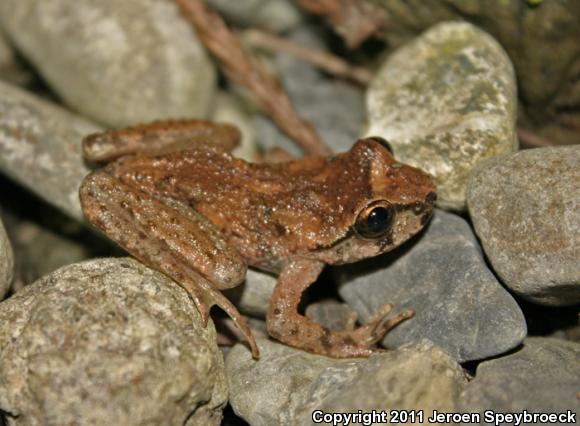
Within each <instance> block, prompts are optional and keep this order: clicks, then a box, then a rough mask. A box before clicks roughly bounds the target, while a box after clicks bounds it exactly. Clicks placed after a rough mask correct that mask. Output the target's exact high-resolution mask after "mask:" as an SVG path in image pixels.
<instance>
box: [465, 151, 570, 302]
mask: <svg viewBox="0 0 580 426" xmlns="http://www.w3.org/2000/svg"><path fill="white" fill-rule="evenodd" d="M579 182H580V146H578V145H575V146H569V147H550V148H540V149H534V150H528V151H521V152H518V153H517V154H513V155H509V156H503V157H498V158H494V159H492V160H490V161H486V162H484V163H482V164H480V165H479V166H478V167H477V168H476V169H475V170H474V171H473V174H472V176H471V180H470V183H469V192H468V204H469V213H470V215H471V218H472V220H473V224H474V226H475V230H476V232H477V235H478V236H479V238H480V239H481V242H482V245H483V248H484V249H485V253H486V254H487V256H488V258H489V260H490V262H491V264H492V266H493V269H494V270H495V271H496V272H497V273H498V275H499V276H500V277H501V279H502V280H503V282H504V283H505V284H506V285H507V286H508V287H509V288H510V289H512V290H513V291H514V292H516V293H518V294H519V295H521V296H522V297H524V298H526V299H528V300H530V301H532V302H536V303H540V304H544V305H571V304H576V303H579V302H580V184H579Z"/></svg>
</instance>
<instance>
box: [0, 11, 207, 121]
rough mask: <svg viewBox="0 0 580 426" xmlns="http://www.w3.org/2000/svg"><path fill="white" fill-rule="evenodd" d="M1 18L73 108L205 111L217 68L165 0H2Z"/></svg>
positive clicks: (124, 112)
mask: <svg viewBox="0 0 580 426" xmlns="http://www.w3.org/2000/svg"><path fill="white" fill-rule="evenodd" d="M0 24H1V25H2V26H3V27H4V29H5V30H6V32H7V33H8V36H9V37H10V38H11V39H12V40H13V41H14V42H15V44H16V45H17V46H18V48H19V49H20V50H21V51H22V53H24V55H25V56H26V57H27V58H28V59H29V60H30V62H32V63H33V64H34V65H35V66H36V68H37V69H38V70H39V72H40V73H41V74H42V76H43V77H44V78H45V79H46V81H47V82H48V83H49V85H50V86H51V87H52V88H53V89H54V90H55V91H56V92H57V93H58V94H59V95H60V96H61V97H62V99H63V100H64V101H65V102H66V103H67V104H68V105H70V106H71V107H72V108H73V109H75V110H77V111H80V112H82V113H83V114H84V115H86V116H88V117H90V118H92V119H94V120H95V121H97V122H101V123H104V124H108V125H111V126H119V127H120V126H124V125H127V124H133V123H136V122H146V121H151V120H154V119H159V118H167V117H204V116H205V115H206V114H207V112H208V108H209V104H210V101H211V98H212V95H213V92H214V89H215V79H216V76H215V70H214V67H213V65H212V63H211V61H210V59H209V57H208V55H207V53H206V52H205V50H204V49H203V47H202V45H201V43H200V42H199V40H198V39H197V37H196V35H195V33H194V30H193V28H192V26H191V24H189V23H188V22H187V21H186V20H185V19H183V18H182V17H181V16H180V14H179V11H178V8H177V5H176V3H175V2H173V1H167V0H125V1H117V0H100V1H97V2H95V1H92V0H46V1H41V2H38V1H36V0H4V1H2V2H0Z"/></svg>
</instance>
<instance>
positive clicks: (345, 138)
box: [256, 27, 365, 155]
mask: <svg viewBox="0 0 580 426" xmlns="http://www.w3.org/2000/svg"><path fill="white" fill-rule="evenodd" d="M289 38H290V39H291V40H293V41H294V42H296V43H298V44H300V45H303V46H307V47H311V48H316V49H321V48H322V49H324V48H325V45H324V43H323V41H322V40H321V39H320V37H319V36H318V35H317V34H316V33H315V31H313V30H312V29H311V28H309V27H305V28H299V29H298V30H296V31H294V32H293V33H292V34H291V35H290V37H289ZM275 64H276V67H277V70H278V71H279V74H280V80H281V82H282V84H283V85H284V88H285V89H286V92H287V93H288V95H289V96H290V99H291V100H292V103H293V104H294V106H295V108H296V110H297V111H298V112H299V113H300V115H301V116H302V117H303V118H304V119H306V120H308V121H310V122H311V123H312V124H313V125H314V127H315V128H316V130H317V131H318V133H319V135H320V137H321V139H322V140H323V141H324V142H325V143H326V144H327V145H328V146H330V147H331V148H332V150H333V151H335V152H342V151H347V150H349V149H350V147H351V146H352V145H353V144H354V143H355V142H356V140H357V139H358V138H359V136H360V134H361V131H362V128H363V123H364V114H365V108H364V95H363V92H362V91H361V89H359V88H358V87H355V86H353V85H351V84H348V83H346V82H344V81H340V80H333V79H329V78H327V77H325V76H323V75H322V73H320V72H319V71H318V70H317V69H316V68H315V67H313V66H312V65H309V64H307V63H305V62H303V61H300V60H298V59H296V58H294V57H292V56H291V55H288V54H287V53H279V54H278V55H276V58H275ZM256 125H257V131H258V137H259V139H258V140H259V142H260V143H261V144H262V145H263V146H265V147H266V148H274V147H282V148H284V149H285V150H287V151H288V152H290V153H292V154H294V155H302V152H301V151H300V149H298V148H297V147H296V145H295V144H294V143H293V142H291V141H290V139H288V137H286V136H285V135H284V134H282V133H281V132H280V130H279V129H278V128H277V127H276V126H275V125H274V124H273V123H272V122H271V121H270V120H269V119H268V118H265V117H263V116H258V117H257V118H256Z"/></svg>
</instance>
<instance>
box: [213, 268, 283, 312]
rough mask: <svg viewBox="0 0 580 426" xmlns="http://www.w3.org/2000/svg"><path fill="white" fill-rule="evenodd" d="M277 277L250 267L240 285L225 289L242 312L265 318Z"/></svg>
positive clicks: (226, 293)
mask: <svg viewBox="0 0 580 426" xmlns="http://www.w3.org/2000/svg"><path fill="white" fill-rule="evenodd" d="M276 280H277V278H276V277H274V276H272V275H270V274H267V273H265V272H262V271H258V270H255V269H248V272H247V273H246V280H245V281H244V283H243V284H242V285H240V286H238V287H235V288H233V289H231V290H227V291H224V294H225V295H226V296H227V297H228V298H229V299H230V300H232V301H233V302H234V303H235V305H236V306H237V307H238V309H239V310H240V312H243V313H244V314H247V315H252V316H255V317H259V318H264V317H265V316H266V312H268V305H269V304H270V298H271V297H272V292H273V291H274V286H275V285H276Z"/></svg>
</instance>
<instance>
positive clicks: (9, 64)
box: [0, 28, 32, 84]
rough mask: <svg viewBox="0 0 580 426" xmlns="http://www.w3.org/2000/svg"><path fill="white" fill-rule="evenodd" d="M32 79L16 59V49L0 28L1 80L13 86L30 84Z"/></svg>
mask: <svg viewBox="0 0 580 426" xmlns="http://www.w3.org/2000/svg"><path fill="white" fill-rule="evenodd" d="M31 77H32V76H31V75H30V73H29V72H28V71H27V70H26V69H25V68H24V67H23V66H22V64H21V63H20V61H19V60H18V59H17V58H16V54H15V52H14V49H13V48H12V46H11V45H10V43H9V42H8V40H7V39H6V37H5V36H4V33H3V32H2V28H0V80H4V81H7V82H10V83H13V84H26V83H29V82H30V80H31Z"/></svg>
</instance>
